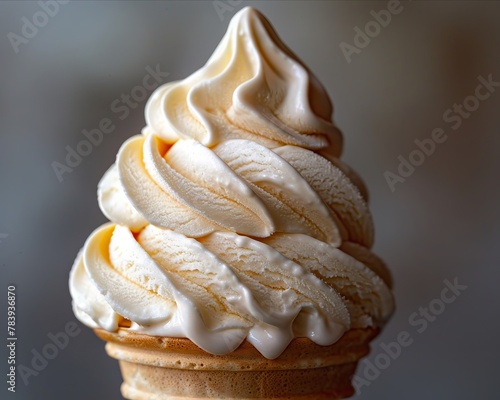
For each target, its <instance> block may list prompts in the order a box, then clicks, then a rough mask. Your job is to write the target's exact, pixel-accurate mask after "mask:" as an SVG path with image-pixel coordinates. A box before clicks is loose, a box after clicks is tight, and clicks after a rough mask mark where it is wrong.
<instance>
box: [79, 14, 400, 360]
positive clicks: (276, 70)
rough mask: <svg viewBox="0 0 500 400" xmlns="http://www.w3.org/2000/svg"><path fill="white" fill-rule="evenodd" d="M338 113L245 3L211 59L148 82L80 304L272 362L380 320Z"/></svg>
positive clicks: (90, 312)
mask: <svg viewBox="0 0 500 400" xmlns="http://www.w3.org/2000/svg"><path fill="white" fill-rule="evenodd" d="M331 114H332V105H331V102H330V100H329V98H328V95H327V94H326V92H325V90H324V89H323V87H322V86H321V84H320V83H319V82H318V80H317V79H316V78H315V77H314V75H313V74H312V73H311V72H310V71H309V70H308V68H307V67H306V66H304V65H303V64H302V62H301V61H300V60H299V59H298V58H297V57H296V56H295V55H294V54H293V53H292V52H291V51H290V50H289V49H288V48H287V47H286V46H285V45H284V44H283V43H282V42H281V40H280V39H279V38H278V36H277V34H276V33H275V32H274V30H273V28H272V27H271V25H270V24H269V22H268V21H267V20H266V19H265V18H264V17H263V16H262V15H261V14H260V13H259V12H257V11H256V10H254V9H251V8H245V9H243V10H242V11H240V12H239V13H238V14H237V15H236V16H235V17H234V18H233V20H232V21H231V23H230V26H229V29H228V32H227V33H226V35H225V36H224V38H223V39H222V41H221V43H220V44H219V46H218V47H217V49H216V50H215V52H214V54H213V55H212V57H211V58H210V59H209V60H208V62H207V63H206V65H205V66H203V67H202V68H201V69H200V70H198V71H196V72H195V73H193V74H192V75H191V76H189V77H188V78H186V79H184V80H181V81H177V82H172V83H169V84H166V85H164V86H162V87H160V88H158V89H157V90H156V91H155V92H154V93H153V95H152V96H151V98H150V99H149V101H148V104H147V106H146V121H147V126H146V127H145V128H144V130H143V132H142V135H136V136H134V137H132V138H130V139H129V140H127V141H126V142H125V143H124V144H123V145H122V147H121V148H120V151H119V153H118V155H117V158H116V162H115V163H114V164H113V165H112V166H111V168H110V169H109V170H108V171H107V172H106V174H105V175H104V176H103V178H102V180H101V182H100V183H99V186H98V200H99V205H100V207H101V210H102V211H103V213H104V214H105V215H106V216H107V217H108V218H109V220H110V221H111V222H110V223H108V224H106V225H104V226H101V227H100V228H98V229H97V230H95V231H94V232H93V233H92V234H91V235H90V237H89V238H88V239H87V241H86V243H85V246H84V248H83V249H82V251H81V252H80V254H79V255H78V257H77V259H76V261H75V264H74V266H73V269H72V271H71V275H70V291H71V295H72V298H73V308H74V312H75V314H76V316H77V317H78V318H79V319H80V320H81V321H82V322H83V323H84V324H86V325H87V326H89V327H91V328H102V329H105V330H108V331H117V330H118V329H126V330H128V331H132V332H137V333H144V334H148V335H152V336H166V337H185V338H188V339H190V340H191V341H193V342H194V343H195V344H196V345H198V346H199V347H201V348H202V349H204V350H206V351H207V352H210V353H213V354H225V353H228V352H231V351H233V350H234V349H236V348H237V347H238V346H239V345H240V344H241V343H242V342H243V341H244V340H245V339H246V340H248V341H249V342H250V343H251V344H253V345H254V346H255V348H257V349H258V350H259V351H260V352H261V353H262V354H263V355H264V356H265V357H267V358H275V357H277V356H278V355H279V354H281V353H282V352H283V350H284V349H285V348H286V347H287V346H288V344H289V343H290V342H291V341H292V340H293V339H294V338H296V337H307V338H310V339H311V340H312V341H314V342H315V343H317V344H320V345H330V344H333V343H335V342H336V341H337V340H338V339H339V338H340V337H341V336H342V335H343V334H344V333H345V332H346V331H347V330H349V329H351V328H360V327H369V326H375V327H378V326H380V325H381V324H383V322H384V321H385V320H387V318H388V317H389V316H390V314H391V313H392V310H393V298H392V294H391V291H390V289H389V287H390V276H389V273H388V272H387V270H386V268H385V266H384V264H383V262H382V261H381V260H380V259H378V258H377V257H376V256H375V255H374V254H373V253H372V252H371V251H370V247H371V246H372V243H373V225H372V219H371V216H370V213H369V210H368V208H367V202H366V200H367V199H366V190H365V188H364V186H363V184H362V182H361V180H360V179H359V178H358V177H357V176H356V175H355V174H354V173H353V172H352V171H351V170H350V169H349V168H348V167H347V166H346V165H345V164H343V163H342V162H341V161H340V160H339V158H338V157H339V156H340V153H341V148H342V137H341V133H340V132H339V130H338V129H337V128H336V126H335V125H334V123H333V122H332V120H331Z"/></svg>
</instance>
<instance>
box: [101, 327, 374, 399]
mask: <svg viewBox="0 0 500 400" xmlns="http://www.w3.org/2000/svg"><path fill="white" fill-rule="evenodd" d="M95 332H96V334H97V336H99V337H100V338H101V339H103V340H105V341H107V342H108V343H107V344H106V351H107V353H108V355H110V356H111V357H113V358H116V359H117V360H119V362H120V368H121V371H122V375H123V379H124V383H123V384H122V387H121V391H122V394H123V396H124V397H125V398H127V399H134V400H135V399H137V400H153V399H154V400H159V399H169V400H174V399H175V400H188V399H189V400H196V399H216V398H217V399H219V398H224V399H239V400H243V399H274V400H279V399H282V400H284V399H294V400H301V399H316V400H320V399H329V400H331V399H341V398H346V397H349V396H352V395H353V394H354V389H353V387H352V384H351V379H352V376H353V375H354V372H355V370H356V366H357V363H358V361H359V359H360V358H362V357H363V356H365V355H366V354H368V352H369V342H370V341H371V340H372V339H373V338H374V337H375V336H376V335H377V333H378V330H377V329H375V328H366V329H351V330H350V331H348V332H347V333H345V334H344V335H343V336H342V338H341V339H340V340H339V341H337V342H336V343H335V344H333V345H331V346H319V345H317V344H315V343H313V342H312V341H310V340H309V339H306V338H296V339H294V340H293V341H292V342H291V343H290V345H289V346H288V347H287V349H286V350H285V351H284V352H283V353H282V354H281V355H280V356H279V357H278V358H276V359H274V360H269V359H267V358H265V357H263V356H262V355H261V354H260V353H259V352H258V351H257V350H256V349H255V347H253V346H252V345H251V344H250V343H249V342H247V341H245V342H243V343H242V345H241V346H240V347H239V348H238V349H237V350H235V351H233V352H231V353H228V354H225V355H220V356H218V355H213V354H210V353H207V352H205V351H203V350H202V349H200V348H199V347H198V346H196V345H195V344H194V343H193V342H191V341H190V340H189V339H185V338H171V337H156V336H148V335H143V334H136V333H133V332H129V331H127V330H125V329H119V330H118V332H116V333H113V332H108V331H105V330H103V329H95Z"/></svg>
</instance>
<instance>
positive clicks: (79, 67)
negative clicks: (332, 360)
mask: <svg viewBox="0 0 500 400" xmlns="http://www.w3.org/2000/svg"><path fill="white" fill-rule="evenodd" d="M222 3H223V4H222ZM247 5H252V6H256V7H258V8H259V9H260V10H262V11H263V12H264V14H265V15H266V16H267V17H268V18H269V19H270V20H271V22H272V23H273V25H274V26H275V28H276V29H277V31H278V32H279V34H280V35H281V37H282V38H283V40H284V41H285V42H286V43H287V44H288V45H289V46H290V47H291V48H292V49H293V50H294V51H295V52H296V54H298V55H299V56H300V57H301V58H302V59H303V60H304V62H305V63H306V64H307V65H308V66H309V67H310V68H311V69H312V70H313V71H314V72H315V73H316V75H317V76H318V77H319V79H320V80H321V81H322V82H323V84H324V86H325V87H326V88H327V90H328V92H329V93H330V95H331V97H332V99H333V102H334V104H335V111H334V118H335V121H336V122H337V124H338V125H339V127H340V128H341V129H342V130H343V132H344V135H345V136H344V137H345V151H344V154H343V158H344V160H345V161H347V163H349V164H350V165H351V166H352V167H354V168H355V169H356V170H357V171H358V172H359V173H360V175H361V176H362V177H363V178H364V180H365V181H366V183H367V185H368V187H369V190H370V202H371V210H372V212H373V216H374V219H375V226H376V228H377V236H376V245H375V251H376V252H377V253H378V254H379V255H380V256H382V257H383V258H384V259H385V260H386V261H387V263H388V264H389V266H390V267H391V269H392V272H393V276H394V280H395V293H396V299H397V305H398V308H397V312H396V314H395V315H394V317H393V318H392V320H391V321H390V323H389V324H388V326H387V328H386V330H385V331H384V332H383V334H382V335H381V336H380V337H379V339H378V340H377V341H376V342H375V343H374V344H373V352H372V355H371V357H370V358H369V361H370V362H372V363H376V361H377V360H376V357H377V355H380V354H381V353H384V350H383V349H382V347H381V344H382V343H385V344H387V343H389V342H391V341H394V340H396V339H397V337H398V335H399V334H400V333H401V332H404V331H406V332H408V334H409V335H410V336H411V339H412V344H411V345H410V346H408V347H405V348H403V349H402V351H401V354H400V355H399V356H398V357H396V358H395V359H391V360H390V365H386V364H384V365H383V366H384V368H385V369H380V368H378V373H377V372H376V371H375V372H373V371H371V372H370V369H369V363H367V362H366V361H365V362H363V363H361V365H360V367H359V369H358V377H360V378H362V379H366V380H365V383H366V382H367V383H368V384H365V385H364V386H361V394H360V398H363V399H367V400H368V399H419V400H420V399H423V398H427V399H464V400H465V399H467V400H468V399H471V398H474V399H497V398H498V393H499V392H500V384H499V379H498V377H497V375H498V370H499V369H498V357H499V356H500V344H499V343H500V340H499V336H500V335H499V334H500V321H499V316H500V301H499V300H500V296H499V290H498V283H499V281H500V271H499V267H500V265H499V261H500V256H499V250H498V249H499V243H498V241H499V239H500V229H499V211H498V205H499V204H500V193H499V184H498V182H499V172H500V157H499V144H500V135H499V133H500V132H499V128H500V123H499V122H500V121H499V110H500V90H499V89H498V88H495V87H492V88H491V91H492V93H490V96H489V98H488V99H485V100H481V101H479V104H475V103H474V99H473V98H472V99H471V98H469V99H468V100H467V101H468V103H467V104H469V107H471V104H472V107H473V108H477V110H475V111H473V112H471V113H470V115H469V116H468V117H467V118H466V117H460V118H461V119H462V120H461V121H460V122H461V126H460V127H459V128H458V129H456V130H453V129H452V125H453V124H452V123H450V122H446V121H445V120H444V119H443V113H445V112H446V110H448V109H449V108H450V107H453V105H454V104H455V103H456V104H462V102H463V101H464V99H467V97H468V96H470V95H474V91H475V89H476V86H477V85H478V84H479V83H480V81H479V80H478V76H483V77H484V78H486V79H487V78H488V75H489V74H492V79H493V80H494V81H496V82H500V51H499V49H500V27H499V24H498V20H499V17H500V4H498V3H496V2H480V1H477V2H461V1H460V2H416V1H414V2H401V5H400V7H399V8H398V10H400V11H401V12H400V13H399V14H392V17H391V21H390V23H389V24H387V26H386V27H382V28H381V29H380V32H378V34H375V33H377V32H376V26H375V25H374V24H371V25H370V24H369V25H368V28H369V29H370V28H371V29H374V30H375V31H371V32H372V34H373V36H374V37H373V38H371V39H370V43H368V44H367V45H366V46H365V47H364V48H362V49H361V50H359V49H358V51H357V52H353V53H352V54H351V55H350V56H349V57H346V56H345V54H344V53H343V51H342V49H341V47H340V45H341V43H342V42H344V43H346V44H348V45H354V36H355V35H356V30H355V28H356V27H359V28H360V29H362V30H363V29H364V28H365V25H366V24H367V23H369V22H370V21H373V20H374V16H373V14H372V13H371V12H372V11H375V12H379V10H382V9H387V2H376V1H370V2H340V1H338V2H337V1H335V2H328V1H319V2H314V1H307V2H306V1H303V2H302V1H296V2H285V1H277V2H252V1H244V2H237V1H234V0H233V1H232V2H228V1H220V2H212V1H204V2H189V1H183V2H168V1H165V2H160V1H158V2H138V1H137V2H133V1H129V2H122V1H110V2H97V1H87V2H83V1H82V2H78V1H72V2H69V3H68V4H65V5H60V6H59V10H57V12H52V13H53V14H55V15H54V16H47V17H46V20H45V19H44V16H43V15H42V14H40V10H43V9H42V8H41V6H40V5H39V4H38V3H37V2H29V1H18V2H2V3H0V36H1V37H0V241H1V243H0V276H1V282H2V285H1V287H0V298H1V299H2V301H0V308H1V311H0V316H1V332H2V333H1V334H0V338H2V339H1V340H2V344H1V347H2V353H1V354H2V359H1V360H0V365H1V368H2V376H3V377H4V379H5V375H4V374H5V373H6V372H5V371H6V367H7V361H6V360H7V353H6V352H5V349H6V346H5V343H6V341H5V339H4V336H6V330H7V329H6V309H7V305H6V297H7V285H8V284H15V285H16V293H17V325H16V329H17V330H16V334H17V336H18V338H19V339H18V342H17V365H18V367H19V365H20V364H22V365H24V366H26V367H28V368H32V365H31V363H32V358H33V354H34V353H33V351H35V352H37V351H38V352H41V351H42V350H43V348H44V346H46V345H47V344H48V343H51V341H50V339H49V337H48V335H49V333H52V334H56V333H58V332H61V331H63V330H64V329H65V326H66V324H67V323H68V322H70V321H75V320H76V319H75V317H74V316H73V313H72V311H71V305H70V303H71V299H70V295H69V292H68V284H67V281H68V273H69V270H70V268H71V265H72V262H73V260H74V258H75V256H76V254H77V252H78V250H79V249H80V247H81V246H82V245H83V243H84V241H85V239H86V238H87V236H88V234H89V233H90V232H91V231H92V230H93V229H94V228H96V227H97V226H98V225H100V224H101V223H104V222H105V221H106V219H105V217H104V216H103V215H102V214H101V212H100V210H99V208H98V206H97V200H96V187H97V183H98V181H99V179H100V178H101V176H102V174H103V173H104V171H105V170H106V169H107V168H108V167H109V165H110V164H111V163H112V162H113V161H114V158H115V155H116V152H117V150H118V149H119V147H120V145H121V143H122V142H123V141H124V140H125V139H127V138H128V137H130V136H132V135H135V134H137V133H139V132H140V129H141V128H142V127H143V126H144V123H145V122H144V116H143V109H144V104H145V100H143V101H140V102H138V105H137V106H136V108H132V107H130V108H129V110H130V115H128V117H127V118H124V119H123V120H120V118H119V116H120V115H122V114H118V113H116V112H114V111H112V109H111V104H112V103H113V102H114V101H115V100H116V99H120V97H121V95H122V94H127V93H130V91H131V90H132V89H133V88H134V87H135V86H137V85H141V82H142V79H143V77H144V76H145V75H146V73H147V72H146V70H145V68H146V67H147V66H150V67H152V68H155V66H156V65H157V64H159V65H160V69H161V71H167V72H168V73H169V76H168V77H167V78H166V80H165V81H170V80H177V79H181V78H183V77H186V76H187V75H188V74H190V73H191V72H193V71H194V70H196V69H198V68H199V67H201V66H202V65H203V64H204V63H205V61H206V60H207V59H208V57H209V56H210V54H211V52H212V51H213V49H214V48H215V47H216V45H217V44H218V42H219V40H220V38H221V37H222V35H223V34H224V32H225V30H226V27H227V24H228V23H229V20H230V18H231V16H232V15H234V13H235V12H236V11H237V10H238V9H240V8H242V7H244V6H247ZM53 9H55V8H54V7H53ZM217 10H218V11H217ZM37 13H38V14H37ZM33 18H35V19H36V21H37V23H38V24H39V25H41V27H39V28H37V27H35V28H36V29H37V30H38V32H35V33H33V31H31V32H30V31H29V29H28V28H25V32H24V33H25V34H27V35H28V36H32V37H30V38H26V37H24V38H23V37H22V36H21V35H22V34H23V32H22V29H23V25H25V23H26V22H25V21H26V20H28V21H31V22H32V21H33ZM37 18H38V19H37ZM13 34H14V35H13ZM15 35H18V36H15ZM20 38H21V39H20ZM11 42H13V43H14V45H13V44H12V43H11ZM16 50H17V52H16ZM347 58H350V62H348V60H347ZM484 93H486V92H484ZM148 95H149V92H148ZM450 115H451V114H450ZM450 115H448V116H450ZM458 115H459V114H458ZM464 115H465V114H464ZM103 118H109V119H111V120H112V122H113V123H114V126H115V127H116V128H115V130H114V131H113V132H112V133H110V134H108V135H106V136H105V138H104V140H103V142H102V143H101V144H100V145H98V146H96V147H95V148H93V150H92V152H91V154H89V155H88V156H86V157H84V158H83V160H82V162H81V164H80V165H78V166H76V167H75V168H74V170H73V171H72V172H71V173H65V174H63V181H62V182H59V180H58V179H57V177H56V174H55V173H54V171H53V169H52V167H51V164H52V163H53V162H54V161H57V162H60V163H64V162H65V161H64V158H65V156H66V150H65V147H66V146H70V147H72V148H73V149H74V148H76V146H77V144H78V143H79V141H81V140H82V139H84V136H83V134H82V130H83V129H87V130H90V129H93V128H96V127H97V126H98V125H99V123H100V121H101V120H102V119H103ZM455 121H457V120H455ZM457 124H458V122H457ZM436 128H441V129H443V131H444V132H445V134H446V135H447V140H446V141H445V142H444V143H440V144H437V145H436V149H435V151H434V153H433V154H432V155H431V156H429V157H426V158H425V160H424V161H423V163H422V164H421V165H420V166H418V167H416V168H415V171H414V172H413V173H412V174H411V175H410V176H409V177H407V178H405V181H404V182H399V183H396V185H395V186H394V191H391V189H390V187H389V185H388V183H387V181H386V178H385V177H384V173H385V172H386V171H391V172H393V173H397V169H398V164H399V162H400V161H399V160H398V157H399V156H402V157H403V158H405V159H408V157H409V154H410V153H411V152H412V151H414V150H415V149H417V147H416V144H415V140H416V139H419V140H423V139H426V138H430V137H431V134H432V131H433V130H434V129H436ZM455 278H457V279H458V282H459V284H460V285H464V286H467V289H465V290H463V291H462V292H461V294H460V296H458V297H457V298H456V300H455V301H454V302H452V303H451V304H446V305H445V309H444V310H443V309H441V308H440V307H439V305H440V301H439V300H436V299H439V297H440V295H441V291H442V289H443V288H444V287H445V284H444V283H443V281H444V280H446V279H448V280H449V281H450V282H453V280H454V279H455ZM429 304H432V305H433V307H434V311H435V313H436V314H439V315H430V316H431V317H432V318H429V319H434V320H433V321H432V322H429V323H428V326H426V329H421V330H422V332H419V331H418V329H419V328H422V327H423V325H420V324H418V325H416V324H415V321H416V320H413V321H414V323H413V324H412V322H411V321H412V314H413V313H415V312H417V313H419V309H420V307H428V306H429ZM441 304H442V303H441ZM418 318H421V317H418ZM78 326H79V327H80V328H81V332H80V333H79V334H78V335H77V336H76V337H72V338H70V341H69V343H68V345H67V346H66V347H65V348H64V349H63V350H59V351H58V353H57V355H56V356H55V357H54V359H53V360H49V362H48V364H47V365H46V366H44V367H43V369H41V371H38V372H37V375H34V374H33V375H30V376H28V377H26V376H25V380H27V383H28V384H27V385H25V382H23V379H22V377H21V376H20V375H19V374H18V376H17V386H16V393H15V394H12V393H10V392H8V391H7V384H6V383H3V384H2V385H1V387H0V398H2V399H4V398H5V399H7V398H18V399H26V400H28V399H36V400H39V399H74V400H78V399H118V398H121V397H120V394H119V385H120V383H121V376H120V372H119V369H118V363H117V362H116V361H115V360H112V359H110V358H108V357H107V356H106V354H105V352H104V348H103V345H104V343H103V342H101V341H100V340H99V339H98V338H97V337H96V336H95V335H94V334H93V333H92V331H91V330H89V329H87V328H84V327H83V326H82V325H81V324H80V323H78ZM383 361H386V359H384V356H379V360H378V362H379V365H382V364H383ZM380 363H382V364H380ZM374 365H375V364H374ZM25 375H26V372H25Z"/></svg>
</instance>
